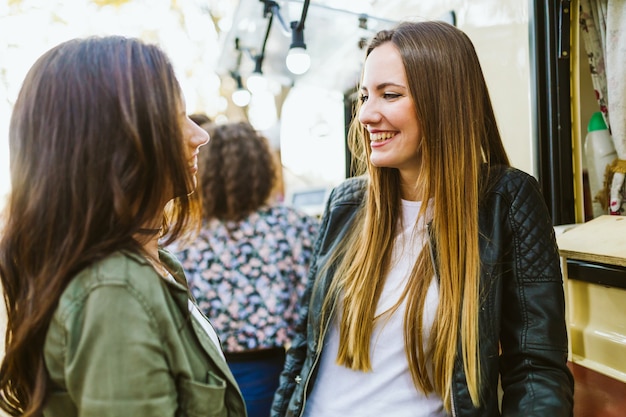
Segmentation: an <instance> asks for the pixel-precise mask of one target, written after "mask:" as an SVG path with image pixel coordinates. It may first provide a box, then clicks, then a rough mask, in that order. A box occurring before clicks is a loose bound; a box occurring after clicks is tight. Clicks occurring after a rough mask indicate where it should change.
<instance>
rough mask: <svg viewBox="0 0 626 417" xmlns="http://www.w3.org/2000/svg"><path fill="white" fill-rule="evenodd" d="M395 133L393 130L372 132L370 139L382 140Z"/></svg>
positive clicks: (374, 140) (373, 140)
mask: <svg viewBox="0 0 626 417" xmlns="http://www.w3.org/2000/svg"><path fill="white" fill-rule="evenodd" d="M393 135H394V134H393V133H391V132H384V133H371V134H370V140H371V141H372V142H381V141H383V140H387V139H389V138H390V137H392V136H393Z"/></svg>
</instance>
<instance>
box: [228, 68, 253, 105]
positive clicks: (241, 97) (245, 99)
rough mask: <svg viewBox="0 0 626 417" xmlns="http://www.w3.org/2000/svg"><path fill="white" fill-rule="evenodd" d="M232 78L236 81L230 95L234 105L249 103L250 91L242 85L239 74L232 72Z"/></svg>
mask: <svg viewBox="0 0 626 417" xmlns="http://www.w3.org/2000/svg"><path fill="white" fill-rule="evenodd" d="M233 78H235V81H236V82H237V89H236V90H235V91H233V94H232V95H231V97H230V98H231V99H232V100H233V103H235V105H236V106H239V107H245V106H247V105H248V104H249V103H250V91H248V90H246V89H245V88H244V87H243V83H242V82H241V75H239V74H234V75H233Z"/></svg>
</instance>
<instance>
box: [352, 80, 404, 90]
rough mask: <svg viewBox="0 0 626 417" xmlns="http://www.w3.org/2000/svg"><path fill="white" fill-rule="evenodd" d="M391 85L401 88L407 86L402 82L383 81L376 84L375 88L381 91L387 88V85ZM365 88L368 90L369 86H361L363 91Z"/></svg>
mask: <svg viewBox="0 0 626 417" xmlns="http://www.w3.org/2000/svg"><path fill="white" fill-rule="evenodd" d="M390 86H391V87H399V88H404V89H406V87H405V86H404V85H401V84H396V83H392V82H386V83H381V84H378V85H377V86H376V88H375V90H378V91H380V90H383V89H385V88H387V87H390ZM363 90H367V87H364V86H361V91H363Z"/></svg>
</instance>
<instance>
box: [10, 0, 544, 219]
mask: <svg viewBox="0 0 626 417" xmlns="http://www.w3.org/2000/svg"><path fill="white" fill-rule="evenodd" d="M470 3H471V4H470ZM528 8H529V5H528V4H527V3H526V2H517V1H513V0H507V1H500V0H473V1H468V0H441V1H421V0H333V1H330V0H314V1H311V2H309V1H303V0H298V1H296V0H292V1H286V0H281V1H271V0H0V196H2V197H0V205H1V204H2V203H3V200H4V198H3V196H5V195H6V193H7V192H8V189H9V173H8V172H9V171H8V145H7V132H8V126H9V119H10V114H11V108H12V105H13V103H14V101H15V98H16V96H17V93H18V91H19V89H20V86H21V83H22V80H23V79H24V76H25V74H26V72H27V70H28V69H29V68H30V66H31V65H32V64H33V63H34V61H35V60H36V59H37V57H39V55H41V54H42V53H43V52H45V51H46V50H47V49H49V48H51V47H52V46H54V45H56V44H58V43H60V42H62V41H64V40H67V39H70V38H74V37H83V36H89V35H104V34H121V35H127V36H135V37H140V38H143V39H146V40H148V41H151V42H155V43H157V44H159V45H160V46H161V47H163V48H164V49H165V50H166V51H167V52H168V54H169V55H170V57H171V59H172V61H173V63H174V65H175V68H176V71H177V73H178V77H179V80H180V82H181V84H182V87H183V90H184V93H185V96H186V100H187V110H188V112H189V113H196V112H199V113H206V114H207V115H208V116H210V117H211V118H212V119H213V120H214V121H215V122H216V123H221V122H224V121H227V120H230V121H235V120H241V119H246V120H248V121H250V122H251V123H252V124H253V126H255V127H256V128H257V129H258V130H261V131H263V133H265V135H266V136H268V138H269V139H270V141H271V143H272V145H273V146H274V148H275V149H276V151H277V152H278V153H279V156H280V159H281V161H282V164H283V180H284V194H285V195H284V196H283V198H284V200H285V202H288V203H289V202H293V201H300V202H302V204H304V203H305V202H306V203H310V204H317V203H319V200H320V198H319V196H322V197H323V195H324V190H328V188H329V187H331V186H333V185H335V184H336V183H338V182H339V181H341V180H342V179H343V178H345V177H346V173H347V168H346V165H347V164H346V158H347V154H346V148H345V129H346V123H347V121H348V120H349V119H350V117H351V106H352V103H353V100H354V91H355V87H356V84H357V82H358V77H359V74H360V69H361V62H362V60H363V54H364V51H363V47H364V46H365V45H366V43H367V41H368V40H369V38H370V37H371V36H372V35H373V34H374V33H375V32H376V31H378V30H380V29H383V28H385V27H390V26H392V25H394V24H395V23H396V22H398V21H400V20H405V19H407V20H426V19H440V20H445V21H448V22H450V23H453V24H456V25H457V26H459V27H461V28H462V29H464V30H465V31H466V32H467V33H468V34H470V36H471V37H472V38H473V40H474V42H475V43H476V47H477V50H478V52H479V55H480V56H481V59H482V60H483V61H484V62H486V63H487V65H484V66H485V68H484V70H485V73H486V76H487V80H488V83H489V84H490V85H491V86H493V88H492V94H494V102H495V103H494V104H495V107H496V109H501V110H499V113H498V115H497V116H498V117H499V118H500V119H501V125H502V127H503V131H504V132H503V133H504V135H503V136H504V137H505V140H507V141H508V143H509V146H511V147H512V148H513V149H512V152H510V153H511V155H512V157H513V159H514V162H515V164H516V165H518V166H520V167H522V168H523V169H526V170H528V171H532V170H533V161H532V154H533V152H532V146H533V145H532V142H533V141H531V140H529V137H530V128H531V126H530V124H531V121H530V115H529V111H530V105H529V98H530V97H529V89H530V87H529V68H528V66H529V57H528ZM293 52H300V53H301V54H300V55H298V54H297V53H296V54H293ZM302 52H304V54H302ZM292 55H294V56H292ZM298 57H299V59H300V61H298ZM288 58H289V59H292V58H293V59H294V60H295V64H296V66H297V64H298V63H299V64H300V68H295V69H294V68H291V69H290V68H289V67H288V65H287V61H288ZM302 65H304V66H302ZM502 87H506V89H503V88H502ZM512 99H513V100H512ZM499 103H502V104H503V105H502V106H500V105H499ZM507 130H508V132H507ZM507 133H508V134H507ZM309 191H310V192H311V193H309V194H307V193H308V192H309ZM294 193H296V195H294ZM318 208H319V207H318V206H315V207H313V208H312V210H317V209H318Z"/></svg>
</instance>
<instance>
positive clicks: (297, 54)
mask: <svg viewBox="0 0 626 417" xmlns="http://www.w3.org/2000/svg"><path fill="white" fill-rule="evenodd" d="M286 63H287V69H289V71H291V72H292V73H294V74H296V75H300V74H304V73H305V72H307V71H308V70H309V68H310V67H311V57H310V56H309V54H308V53H307V51H306V49H304V48H300V47H295V48H291V49H290V50H289V53H288V54H287V59H286Z"/></svg>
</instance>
